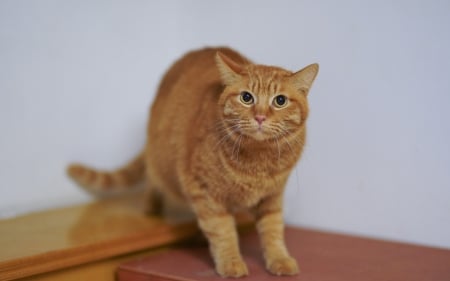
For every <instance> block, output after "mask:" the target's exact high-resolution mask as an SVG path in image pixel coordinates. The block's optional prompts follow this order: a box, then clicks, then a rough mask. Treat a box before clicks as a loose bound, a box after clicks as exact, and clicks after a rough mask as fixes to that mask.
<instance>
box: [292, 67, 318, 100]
mask: <svg viewBox="0 0 450 281" xmlns="http://www.w3.org/2000/svg"><path fill="white" fill-rule="evenodd" d="M317 73H319V65H318V64H317V63H313V64H310V65H308V66H307V67H305V68H303V69H302V70H299V71H297V72H295V73H294V74H292V76H291V83H293V84H294V85H295V87H296V88H297V90H299V91H300V92H303V93H304V94H308V92H309V89H310V88H311V86H312V84H313V82H314V79H316V76H317Z"/></svg>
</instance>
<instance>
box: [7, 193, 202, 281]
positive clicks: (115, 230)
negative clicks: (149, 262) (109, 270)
mask: <svg viewBox="0 0 450 281" xmlns="http://www.w3.org/2000/svg"><path fill="white" fill-rule="evenodd" d="M143 200H144V199H143V194H141V193H139V194H134V195H129V196H124V197H121V198H117V199H109V200H102V201H99V202H95V203H91V204H86V205H82V206H75V207H69V208H63V209H58V210H50V211H44V212H39V213H34V214H30V215H25V216H21V217H18V218H13V219H7V220H1V221H0V249H1V251H0V280H12V279H16V278H22V277H26V276H31V275H35V274H39V273H44V272H49V271H54V270H57V269H62V268H67V267H69V266H74V265H80V264H84V263H87V262H92V261H97V260H100V259H105V258H108V257H113V256H117V255H121V254H126V253H130V252H133V251H139V250H142V249H147V248H152V247H158V246H161V245H165V244H168V243H173V242H176V241H180V240H182V239H186V238H188V237H191V236H193V235H195V234H196V233H198V229H197V227H196V224H195V223H193V222H189V223H181V224H171V223H168V222H166V221H165V220H164V219H162V218H159V217H152V216H147V215H145V214H144V212H143Z"/></svg>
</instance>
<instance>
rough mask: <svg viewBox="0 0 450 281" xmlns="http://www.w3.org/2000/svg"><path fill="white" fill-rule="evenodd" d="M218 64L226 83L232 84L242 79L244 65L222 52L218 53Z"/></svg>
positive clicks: (223, 80)
mask: <svg viewBox="0 0 450 281" xmlns="http://www.w3.org/2000/svg"><path fill="white" fill-rule="evenodd" d="M216 64H217V68H218V69H219V72H220V77H221V78H222V82H223V83H224V84H225V85H232V84H234V83H236V82H237V81H239V80H240V79H241V75H240V73H241V72H242V68H243V66H242V65H240V64H239V63H237V62H235V61H233V60H232V59H230V58H229V57H227V56H225V55H224V54H223V53H221V52H217V53H216Z"/></svg>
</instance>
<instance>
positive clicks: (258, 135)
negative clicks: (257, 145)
mask: <svg viewBox="0 0 450 281" xmlns="http://www.w3.org/2000/svg"><path fill="white" fill-rule="evenodd" d="M249 137H250V138H252V139H253V140H255V141H265V140H268V139H270V135H268V134H267V133H265V132H264V131H261V130H257V131H255V132H252V133H251V134H249Z"/></svg>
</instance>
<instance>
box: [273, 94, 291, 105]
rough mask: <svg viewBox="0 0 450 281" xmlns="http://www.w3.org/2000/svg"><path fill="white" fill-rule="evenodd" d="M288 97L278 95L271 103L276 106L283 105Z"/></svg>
mask: <svg viewBox="0 0 450 281" xmlns="http://www.w3.org/2000/svg"><path fill="white" fill-rule="evenodd" d="M287 101H288V98H287V97H285V96H283V95H278V96H276V97H275V98H274V99H273V105H274V106H275V107H278V108H282V107H285V106H286V105H287Z"/></svg>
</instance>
